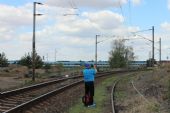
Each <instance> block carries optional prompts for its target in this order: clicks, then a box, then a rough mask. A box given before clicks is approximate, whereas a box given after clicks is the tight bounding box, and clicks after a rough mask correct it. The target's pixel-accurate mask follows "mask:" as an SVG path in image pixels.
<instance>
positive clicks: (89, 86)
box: [83, 64, 97, 107]
mask: <svg viewBox="0 0 170 113" xmlns="http://www.w3.org/2000/svg"><path fill="white" fill-rule="evenodd" d="M96 73H97V71H96V68H95V66H94V68H92V67H91V65H90V64H85V69H84V70H83V76H84V83H85V96H86V97H87V98H88V104H87V105H85V106H88V107H92V106H95V103H94V101H93V97H94V80H95V75H96Z"/></svg>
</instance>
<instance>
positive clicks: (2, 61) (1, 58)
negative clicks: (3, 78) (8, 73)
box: [0, 52, 8, 67]
mask: <svg viewBox="0 0 170 113" xmlns="http://www.w3.org/2000/svg"><path fill="white" fill-rule="evenodd" d="M7 66H8V59H7V58H6V56H5V53H4V52H2V53H0V67H7Z"/></svg>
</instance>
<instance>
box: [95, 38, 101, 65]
mask: <svg viewBox="0 0 170 113" xmlns="http://www.w3.org/2000/svg"><path fill="white" fill-rule="evenodd" d="M98 36H100V35H96V42H95V65H96V68H97V44H98V42H97V37H98Z"/></svg>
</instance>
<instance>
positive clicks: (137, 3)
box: [132, 0, 141, 5]
mask: <svg viewBox="0 0 170 113" xmlns="http://www.w3.org/2000/svg"><path fill="white" fill-rule="evenodd" d="M132 3H133V4H134V5H139V4H141V0H132Z"/></svg>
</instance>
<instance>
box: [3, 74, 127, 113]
mask: <svg viewBox="0 0 170 113" xmlns="http://www.w3.org/2000/svg"><path fill="white" fill-rule="evenodd" d="M122 72H127V71H111V72H105V73H99V74H98V75H97V76H96V78H99V77H103V76H106V75H110V74H115V73H122ZM79 77H82V76H76V77H69V78H64V79H59V80H54V81H52V82H45V83H40V84H38V85H32V86H28V87H25V88H19V89H16V90H12V91H7V92H3V93H1V96H0V97H1V98H2V97H8V96H11V95H12V96H13V95H16V94H18V93H21V92H24V91H28V90H32V89H36V88H41V87H43V86H47V84H53V83H56V81H57V82H59V81H60V82H61V81H64V80H68V79H74V78H79ZM81 82H83V80H80V81H78V82H74V83H71V84H70V85H65V86H63V87H60V88H57V90H53V91H50V92H49V93H46V94H42V95H41V96H39V97H36V98H34V99H31V100H30V101H27V102H24V103H22V104H20V105H17V106H16V107H13V108H11V109H10V110H7V111H5V112H3V113H18V112H19V113H20V112H22V111H24V110H25V109H26V108H29V107H31V106H33V105H35V104H34V103H38V102H40V101H42V100H45V99H46V98H48V97H51V96H52V95H55V94H58V93H60V92H62V91H64V90H66V89H67V88H70V87H73V86H75V85H77V84H79V83H81Z"/></svg>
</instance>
